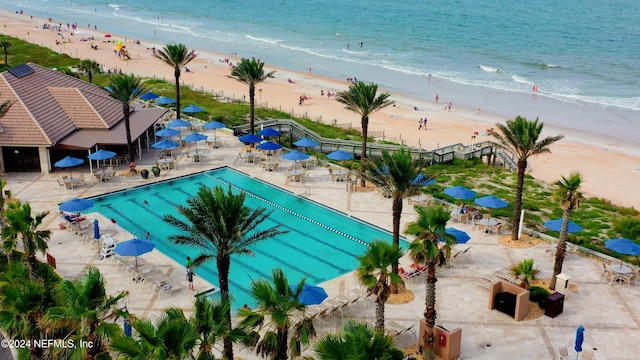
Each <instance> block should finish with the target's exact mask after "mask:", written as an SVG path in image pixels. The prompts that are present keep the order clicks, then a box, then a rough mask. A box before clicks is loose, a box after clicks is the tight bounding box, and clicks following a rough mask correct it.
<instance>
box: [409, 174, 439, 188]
mask: <svg viewBox="0 0 640 360" xmlns="http://www.w3.org/2000/svg"><path fill="white" fill-rule="evenodd" d="M435 183H436V181H435V180H433V179H429V178H428V177H427V176H426V175H425V174H418V176H416V177H415V179H413V180H411V185H420V186H429V185H433V184H435Z"/></svg>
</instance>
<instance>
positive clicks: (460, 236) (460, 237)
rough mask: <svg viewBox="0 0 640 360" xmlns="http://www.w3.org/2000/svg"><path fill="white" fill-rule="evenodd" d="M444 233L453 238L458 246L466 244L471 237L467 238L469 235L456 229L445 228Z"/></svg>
mask: <svg viewBox="0 0 640 360" xmlns="http://www.w3.org/2000/svg"><path fill="white" fill-rule="evenodd" d="M444 233H445V234H448V235H451V236H453V237H455V238H456V243H458V244H466V243H467V241H469V240H470V239H471V236H469V234H467V233H466V232H464V231H462V230H458V229H456V228H446V229H444Z"/></svg>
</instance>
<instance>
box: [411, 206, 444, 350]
mask: <svg viewBox="0 0 640 360" xmlns="http://www.w3.org/2000/svg"><path fill="white" fill-rule="evenodd" d="M415 209H416V212H417V213H418V219H417V220H416V221H415V222H411V223H409V224H407V229H406V230H405V233H406V234H409V235H413V236H415V237H416V238H415V240H414V241H413V242H412V243H411V244H410V245H409V256H410V257H411V259H412V260H413V261H414V263H416V264H419V265H426V266H427V277H426V278H425V282H426V285H425V301H424V302H425V310H424V320H425V322H426V324H427V326H426V327H425V333H424V334H422V338H423V339H424V340H425V344H426V349H427V351H428V353H429V352H430V351H431V350H432V349H433V327H434V326H435V325H436V318H437V313H436V282H437V281H438V279H437V278H436V265H438V264H439V265H443V264H444V263H445V262H446V256H445V254H444V253H445V251H446V249H445V247H448V246H450V245H451V243H452V239H451V237H450V236H448V235H446V234H445V232H444V231H445V228H446V226H447V221H449V218H450V217H451V212H450V211H448V210H447V209H445V208H444V207H443V206H441V205H438V206H433V207H424V206H416V207H415ZM440 239H443V240H445V241H444V242H441V241H440Z"/></svg>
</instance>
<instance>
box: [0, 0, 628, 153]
mask: <svg viewBox="0 0 640 360" xmlns="http://www.w3.org/2000/svg"><path fill="white" fill-rule="evenodd" d="M0 7H2V8H5V9H9V10H13V11H17V10H20V9H22V10H24V11H25V13H27V14H32V15H36V16H40V17H44V18H48V17H52V18H54V19H56V20H58V21H61V22H63V23H65V22H70V23H74V22H75V23H77V24H78V25H79V26H81V27H85V26H87V25H88V24H90V25H91V27H93V26H94V25H95V26H97V27H98V30H103V31H108V32H113V33H116V34H122V35H125V36H127V37H129V38H139V39H143V40H148V41H156V42H160V43H169V42H178V41H179V42H184V43H186V44H187V45H188V46H190V47H192V48H196V49H199V50H207V51H215V52H222V53H236V54H238V55H239V56H244V57H251V56H255V57H259V58H261V59H262V60H263V61H264V62H265V63H267V64H271V65H275V66H279V67H284V68H288V69H291V70H296V71H308V70H307V69H309V68H312V69H313V72H314V73H316V74H320V75H324V76H327V77H331V78H335V79H345V78H347V77H354V76H355V77H357V78H358V80H364V81H367V82H369V81H373V82H376V83H378V84H380V85H381V86H382V87H384V88H385V89H387V90H390V91H394V92H399V93H403V94H407V95H409V96H412V97H415V98H418V99H421V100H430V101H431V100H432V99H433V97H434V96H435V94H436V93H439V95H440V98H441V99H442V100H444V101H447V100H450V101H453V102H454V104H455V105H459V106H466V107H469V108H472V109H475V108H476V107H482V108H483V109H486V110H489V111H492V112H494V113H497V114H499V115H501V114H503V115H505V116H508V117H512V116H513V115H515V114H521V115H523V116H527V117H537V116H540V118H541V120H543V121H545V122H549V123H551V124H552V125H553V126H557V127H560V128H563V127H564V128H569V129H575V130H580V131H587V132H590V133H592V134H605V135H607V136H608V137H616V138H618V139H623V140H625V141H629V142H633V143H636V144H637V143H638V142H639V141H638V140H637V139H636V138H637V134H638V133H640V131H639V130H640V70H639V69H640V46H638V45H637V44H638V39H640V22H638V19H640V7H638V6H637V2H636V1H632V0H617V1H611V2H601V1H595V0H583V1H551V0H539V1H534V2H531V1H512V0H493V1H473V0H447V1H440V0H435V1H404V0H399V1H381V0H369V1H354V0H333V1H319V0H296V1H286V0H267V1H256V0H236V1H212V0H201V1H176V0H172V1H167V0H154V1H151V0H137V1H127V2H124V1H123V2H120V3H109V2H108V1H100V0H19V1H18V2H14V1H8V0H0ZM429 74H431V76H429ZM534 84H537V85H538V88H539V92H538V99H539V100H538V101H537V102H535V103H534V102H532V101H530V99H531V90H532V87H533V85H534ZM540 99H542V100H540Z"/></svg>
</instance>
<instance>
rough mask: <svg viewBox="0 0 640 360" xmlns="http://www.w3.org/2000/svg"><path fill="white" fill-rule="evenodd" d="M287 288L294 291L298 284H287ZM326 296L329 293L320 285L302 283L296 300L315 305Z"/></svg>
mask: <svg viewBox="0 0 640 360" xmlns="http://www.w3.org/2000/svg"><path fill="white" fill-rule="evenodd" d="M289 289H291V291H292V292H296V291H297V290H298V286H297V285H289ZM328 297H329V295H327V292H326V291H325V290H324V289H323V288H322V287H321V286H317V285H311V284H304V285H303V286H302V290H301V291H300V294H299V295H298V302H299V303H301V304H304V305H317V304H320V303H322V302H323V301H324V300H325V299H326V298H328Z"/></svg>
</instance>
